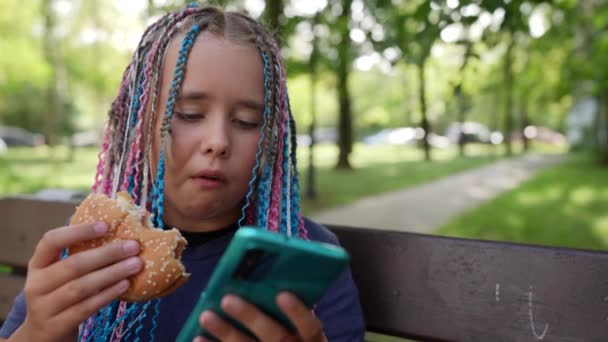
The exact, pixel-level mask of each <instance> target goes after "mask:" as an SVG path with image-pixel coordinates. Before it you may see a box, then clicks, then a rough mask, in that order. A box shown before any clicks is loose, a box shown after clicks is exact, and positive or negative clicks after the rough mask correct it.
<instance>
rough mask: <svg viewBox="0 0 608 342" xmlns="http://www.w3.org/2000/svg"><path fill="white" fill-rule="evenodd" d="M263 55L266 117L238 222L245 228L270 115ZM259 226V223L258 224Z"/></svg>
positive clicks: (266, 62) (266, 68)
mask: <svg viewBox="0 0 608 342" xmlns="http://www.w3.org/2000/svg"><path fill="white" fill-rule="evenodd" d="M261 54H262V59H263V60H264V115H263V119H264V123H263V124H262V134H261V135H260V140H258V151H257V153H256V154H255V165H254V166H253V170H252V177H251V180H250V181H249V192H247V195H245V205H244V206H243V209H241V218H240V219H239V222H238V226H239V227H242V226H243V222H244V221H245V216H246V215H247V208H248V207H249V206H250V205H251V196H252V194H253V187H254V185H255V182H256V180H257V177H258V169H259V168H260V158H261V156H262V142H263V141H264V138H265V133H264V132H265V131H266V125H267V124H268V115H269V114H268V113H269V108H268V83H269V76H268V75H269V73H270V72H269V69H270V63H269V62H268V57H267V56H266V54H265V53H264V52H261ZM258 224H259V222H258Z"/></svg>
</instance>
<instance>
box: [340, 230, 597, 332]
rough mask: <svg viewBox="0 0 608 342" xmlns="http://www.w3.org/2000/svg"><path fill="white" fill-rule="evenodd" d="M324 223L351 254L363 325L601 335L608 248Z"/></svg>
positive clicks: (392, 329) (396, 328) (388, 328)
mask: <svg viewBox="0 0 608 342" xmlns="http://www.w3.org/2000/svg"><path fill="white" fill-rule="evenodd" d="M330 229H331V230H333V231H334V232H335V233H336V234H337V235H338V237H339V238H340V242H341V243H342V245H343V246H344V247H345V248H346V249H347V250H348V251H349V252H350V254H351V258H352V270H353V276H354V279H355V282H356V283H357V286H358V288H359V291H360V297H361V301H362V305H363V310H364V314H365V318H366V322H367V325H368V328H369V330H370V331H375V332H380V333H385V334H388V335H395V336H402V337H410V338H418V339H422V340H448V341H452V340H453V341H537V340H541V339H542V340H546V341H598V342H600V341H606V340H607V339H608V277H607V276H606V274H608V253H603V252H592V251H581V250H573V249H562V248H548V247H539V246H528V245H519V244H510V243H499V242H489V241H478V240H466V239H456V238H444V237H437V236H427V235H419V234H412V233H400V232H394V231H380V230H364V229H356V228H344V227H337V226H330ZM545 328H546V329H545Z"/></svg>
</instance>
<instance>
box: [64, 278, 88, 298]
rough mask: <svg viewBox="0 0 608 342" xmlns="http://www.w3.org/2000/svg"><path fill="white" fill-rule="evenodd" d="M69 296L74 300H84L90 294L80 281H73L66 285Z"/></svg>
mask: <svg viewBox="0 0 608 342" xmlns="http://www.w3.org/2000/svg"><path fill="white" fill-rule="evenodd" d="M66 287H67V293H68V296H69V297H70V298H71V299H72V300H73V299H75V298H83V297H86V296H87V295H88V294H89V291H88V289H87V287H86V286H85V285H84V284H82V282H79V281H73V282H70V283H68V284H67V285H66Z"/></svg>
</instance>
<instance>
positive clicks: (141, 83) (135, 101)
mask: <svg viewBox="0 0 608 342" xmlns="http://www.w3.org/2000/svg"><path fill="white" fill-rule="evenodd" d="M148 53H149V52H146V54H145V55H144V57H143V59H142V60H143V61H145V60H146V57H147V56H148ZM139 70H140V71H139V72H140V75H142V76H141V79H140V80H139V82H138V83H137V91H136V92H135V96H134V98H133V103H132V104H131V113H133V115H131V122H130V126H131V128H133V127H135V125H136V124H137V112H139V109H140V108H141V102H140V98H141V96H142V95H143V93H144V82H145V81H146V74H145V72H144V71H145V70H146V63H141V67H140V69H139Z"/></svg>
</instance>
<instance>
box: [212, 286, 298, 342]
mask: <svg viewBox="0 0 608 342" xmlns="http://www.w3.org/2000/svg"><path fill="white" fill-rule="evenodd" d="M221 305H222V309H223V310H224V311H225V312H226V313H227V314H228V315H230V316H232V318H234V319H236V320H237V321H239V322H241V323H242V324H243V325H244V326H245V327H247V328H248V329H249V330H250V331H251V332H252V333H253V334H254V335H256V336H257V337H258V338H259V339H260V340H262V341H281V340H283V339H284V338H286V337H287V336H289V332H288V331H287V329H285V328H284V327H283V326H282V325H281V324H280V323H278V322H277V321H275V320H274V319H272V318H270V317H269V316H267V315H266V314H264V313H263V312H262V311H260V310H259V309H258V308H257V307H255V306H254V305H252V304H250V303H247V302H246V301H244V300H243V299H241V298H239V297H237V296H233V295H227V296H225V297H224V298H222V303H221Z"/></svg>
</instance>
